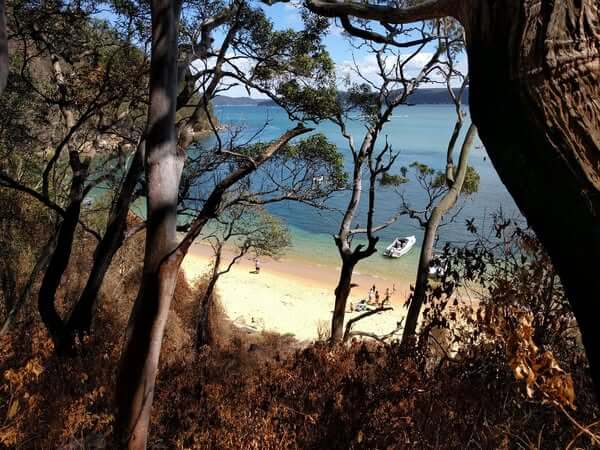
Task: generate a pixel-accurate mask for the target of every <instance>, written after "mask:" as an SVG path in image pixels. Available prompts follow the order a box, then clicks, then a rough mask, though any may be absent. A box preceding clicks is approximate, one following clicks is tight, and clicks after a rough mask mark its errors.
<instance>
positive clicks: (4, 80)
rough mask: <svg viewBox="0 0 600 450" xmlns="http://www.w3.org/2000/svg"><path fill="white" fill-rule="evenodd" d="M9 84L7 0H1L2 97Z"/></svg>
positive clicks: (0, 51)
mask: <svg viewBox="0 0 600 450" xmlns="http://www.w3.org/2000/svg"><path fill="white" fill-rule="evenodd" d="M7 82H8V33H7V30H6V0H0V95H2V93H3V92H4V89H5V88H6V83H7Z"/></svg>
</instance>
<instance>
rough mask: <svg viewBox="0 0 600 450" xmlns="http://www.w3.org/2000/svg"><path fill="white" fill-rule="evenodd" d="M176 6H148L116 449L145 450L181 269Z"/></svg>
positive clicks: (165, 2) (157, 0)
mask: <svg viewBox="0 0 600 450" xmlns="http://www.w3.org/2000/svg"><path fill="white" fill-rule="evenodd" d="M179 8H180V5H179V4H178V2H177V1H174V0H152V2H151V12H152V56H151V64H150V109H149V112H148V127H147V137H146V157H145V160H146V181H147V186H148V194H147V228H146V230H147V231H146V252H145V256H144V270H143V275H142V283H141V286H140V291H139V293H138V296H137V298H136V301H135V305H134V307H133V311H132V313H131V318H130V321H129V327H128V330H127V336H126V343H125V347H124V349H123V354H122V357H121V365H120V368H119V374H118V379H117V406H118V415H117V439H119V440H120V442H119V443H118V445H119V447H127V448H129V449H136V450H137V449H145V448H146V442H147V438H148V428H149V425H150V412H151V408H152V399H153V396H154V386H155V382H156V375H157V372H158V361H159V356H160V348H161V345H162V338H163V335H164V329H165V325H166V322H167V317H168V314H169V309H170V305H171V300H172V297H173V292H174V290H175V283H176V280H177V273H178V270H179V261H178V260H177V258H176V253H175V249H176V246H177V236H176V226H177V197H178V192H179V182H180V179H181V173H182V170H183V160H184V158H183V156H182V155H181V154H180V153H179V151H178V149H177V142H176V136H175V104H176V99H177V22H178V16H179Z"/></svg>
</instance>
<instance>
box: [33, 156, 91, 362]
mask: <svg viewBox="0 0 600 450" xmlns="http://www.w3.org/2000/svg"><path fill="white" fill-rule="evenodd" d="M69 158H70V162H71V168H72V170H73V176H72V178H71V186H70V189H69V205H68V206H67V208H66V209H65V214H64V216H63V220H62V223H61V225H60V229H59V231H58V237H57V243H56V248H55V250H54V252H53V253H52V256H51V258H50V262H49V263H48V268H47V269H46V272H45V274H44V278H43V279H42V284H41V286H40V291H39V294H38V310H39V312H40V316H41V318H42V322H43V323H44V325H45V326H46V329H47V330H48V333H49V334H50V337H51V338H52V341H53V342H54V346H55V349H56V350H57V351H58V352H61V351H62V349H63V346H62V344H63V339H62V338H63V336H64V323H63V321H62V319H61V317H60V315H59V314H58V311H57V310H56V304H55V301H56V291H57V290H58V287H59V285H60V281H61V278H62V276H63V274H64V273H65V270H66V268H67V265H68V264H69V259H70V258H71V251H72V249H73V240H74V238H75V231H76V229H77V224H78V223H79V215H80V213H81V202H82V201H83V195H84V182H85V180H86V178H87V173H88V168H89V160H85V161H83V162H81V161H80V160H79V155H78V153H77V151H76V150H74V151H71V152H70V154H69Z"/></svg>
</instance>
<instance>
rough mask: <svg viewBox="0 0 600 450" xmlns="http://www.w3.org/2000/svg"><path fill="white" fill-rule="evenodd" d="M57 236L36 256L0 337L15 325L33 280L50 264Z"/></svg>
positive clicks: (3, 325) (33, 282)
mask: <svg viewBox="0 0 600 450" xmlns="http://www.w3.org/2000/svg"><path fill="white" fill-rule="evenodd" d="M57 238H58V234H57V233H54V234H53V236H52V237H51V238H50V240H49V241H48V242H47V243H46V245H44V247H43V248H42V250H41V251H40V254H39V255H38V259H37V261H36V263H35V265H34V266H33V269H32V270H31V273H30V274H29V277H28V278H27V281H26V282H25V285H24V286H23V288H22V290H21V294H20V295H19V298H18V300H17V301H16V302H15V304H14V305H13V306H12V308H11V309H10V311H9V312H8V314H7V316H6V319H5V320H4V323H3V324H2V328H1V329H0V336H4V335H5V334H6V333H8V332H9V331H10V329H11V328H12V326H13V325H14V323H15V320H16V318H17V315H18V314H19V311H20V310H21V308H22V307H23V305H24V304H25V303H26V302H27V300H28V299H29V297H30V296H31V291H32V289H33V285H34V284H35V280H36V279H37V277H38V275H39V274H40V272H43V271H45V270H46V268H47V267H48V263H49V262H50V256H51V255H52V254H53V253H54V250H55V248H56V243H57Z"/></svg>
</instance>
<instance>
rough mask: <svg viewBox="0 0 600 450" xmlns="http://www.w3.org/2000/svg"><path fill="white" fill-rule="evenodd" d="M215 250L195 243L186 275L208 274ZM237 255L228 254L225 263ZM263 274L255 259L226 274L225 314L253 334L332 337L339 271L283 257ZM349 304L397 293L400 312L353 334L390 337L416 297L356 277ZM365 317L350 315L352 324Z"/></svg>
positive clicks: (222, 287)
mask: <svg viewBox="0 0 600 450" xmlns="http://www.w3.org/2000/svg"><path fill="white" fill-rule="evenodd" d="M211 256H212V249H211V247H210V246H209V245H207V244H203V243H195V244H194V245H193V246H192V247H191V248H190V251H189V253H188V255H187V256H186V258H185V259H184V262H183V270H184V272H185V275H186V277H187V278H188V279H189V280H193V279H197V278H198V277H201V276H203V275H204V274H206V273H207V272H208V270H209V268H210V263H211ZM231 256H232V251H231V250H229V249H226V250H225V252H224V264H226V263H227V261H228V260H229V259H230V258H231ZM260 261H261V271H260V274H256V273H254V258H253V257H251V256H245V257H244V258H242V259H241V260H240V261H238V262H237V263H236V264H235V265H234V266H233V267H232V269H231V272H229V273H227V274H225V275H223V276H222V277H221V279H219V282H218V284H217V293H218V294H219V299H220V301H221V304H222V306H223V309H224V311H225V313H226V315H227V316H228V317H229V319H230V320H231V321H232V323H233V324H234V325H236V326H238V327H240V328H247V329H248V331H256V332H260V331H263V330H264V331H272V332H277V333H280V334H291V335H294V337H295V338H296V339H298V340H300V341H313V340H315V339H319V338H323V337H324V336H325V335H328V334H329V327H330V322H331V314H332V310H333V306H334V289H335V286H336V284H337V281H338V277H339V268H332V267H330V266H326V265H323V264H318V263H315V262H313V261H308V260H304V259H302V258H297V257H292V256H288V255H284V256H283V257H282V258H278V259H272V258H262V259H261V260H260ZM353 282H354V283H356V284H357V286H356V287H354V288H353V289H352V292H351V294H350V298H349V301H348V303H349V304H350V303H356V302H358V301H359V300H360V299H363V298H366V297H367V293H368V291H369V289H370V287H371V286H373V285H375V286H376V288H377V290H379V293H380V297H381V298H383V297H384V296H385V290H386V288H388V289H390V292H392V289H393V287H394V284H395V288H396V292H395V293H394V294H393V295H392V296H391V299H390V306H392V307H393V308H394V309H393V310H392V311H386V312H383V313H380V314H376V315H373V316H370V317H368V318H366V319H363V320H361V321H360V322H358V323H357V324H356V325H355V327H354V328H353V330H355V331H364V332H370V333H375V334H378V335H384V334H388V333H390V332H392V331H393V330H394V329H396V325H397V322H399V321H401V320H402V319H403V317H404V316H405V315H406V308H405V307H404V302H405V301H406V299H407V298H408V295H409V293H410V286H409V285H408V283H401V282H397V283H394V282H392V281H390V280H387V279H385V278H382V277H379V276H371V275H367V274H363V273H356V274H355V275H354V277H353ZM359 314H360V313H357V312H353V313H347V314H346V320H349V319H351V318H353V317H356V316H357V315H359Z"/></svg>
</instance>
